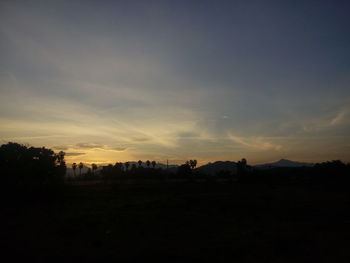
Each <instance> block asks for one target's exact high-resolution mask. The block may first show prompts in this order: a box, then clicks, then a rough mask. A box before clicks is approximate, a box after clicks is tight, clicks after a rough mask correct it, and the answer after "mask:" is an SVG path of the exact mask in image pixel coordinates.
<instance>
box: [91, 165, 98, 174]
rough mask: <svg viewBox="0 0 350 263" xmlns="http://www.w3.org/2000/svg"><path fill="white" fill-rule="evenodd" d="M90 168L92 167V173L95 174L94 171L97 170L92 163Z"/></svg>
mask: <svg viewBox="0 0 350 263" xmlns="http://www.w3.org/2000/svg"><path fill="white" fill-rule="evenodd" d="M91 167H92V173H93V174H95V171H96V170H97V165H96V164H94V163H93V164H92V165H91Z"/></svg>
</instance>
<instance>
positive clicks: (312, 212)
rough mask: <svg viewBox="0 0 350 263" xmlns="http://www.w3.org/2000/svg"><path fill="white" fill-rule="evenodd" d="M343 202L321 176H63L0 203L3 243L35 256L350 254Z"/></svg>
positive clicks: (305, 258) (123, 258)
mask: <svg viewBox="0 0 350 263" xmlns="http://www.w3.org/2000/svg"><path fill="white" fill-rule="evenodd" d="M349 208H350V198H349V192H348V191H346V189H345V190H339V189H330V188H328V187H326V186H321V187H313V188H311V187H306V186H303V185H294V186H291V185H274V186H271V185H267V184H261V183H260V184H245V183H235V182H221V183H214V182H211V183H208V182H187V181H183V182H157V181H150V182H147V181H143V182H128V183H126V182H115V183H110V184H106V183H101V182H100V183H98V184H95V183H94V182H90V183H88V184H70V185H66V186H65V188H64V190H63V191H62V192H60V193H59V194H57V195H56V196H55V197H54V198H53V197H52V196H51V197H50V198H48V199H46V198H42V199H41V200H34V201H33V200H31V201H27V200H22V202H14V205H4V206H3V207H2V210H3V216H2V217H3V219H5V220H4V222H3V223H2V231H1V232H2V236H3V237H2V239H1V246H2V248H3V249H4V251H6V252H7V253H8V254H9V255H11V257H12V259H13V260H17V259H22V260H23V259H25V260H29V259H34V260H35V261H36V262H38V261H40V262H51V261H55V260H57V261H65V262H67V261H69V262H71V261H78V260H79V261H81V262H97V261H107V260H108V261H112V262H143V261H146V260H150V261H151V262H164V261H165V262H195V261H199V260H200V261H207V262H209V261H210V262H228V261H236V262H350V249H349V248H350V211H349Z"/></svg>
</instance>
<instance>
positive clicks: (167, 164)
mask: <svg viewBox="0 0 350 263" xmlns="http://www.w3.org/2000/svg"><path fill="white" fill-rule="evenodd" d="M168 167H169V163H168V159H166V169H167V170H168Z"/></svg>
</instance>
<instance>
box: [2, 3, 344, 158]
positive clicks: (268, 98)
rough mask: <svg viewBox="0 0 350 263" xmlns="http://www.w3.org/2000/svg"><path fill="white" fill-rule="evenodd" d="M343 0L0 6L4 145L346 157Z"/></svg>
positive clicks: (70, 150) (80, 151)
mask: <svg viewBox="0 0 350 263" xmlns="http://www.w3.org/2000/svg"><path fill="white" fill-rule="evenodd" d="M349 13H350V3H349V1H331V0H329V1H199V0H198V1H188V0H187V1H181V0H177V1H50V0H49V1H10V0H7V1H6V0H5V1H1V2H0V92H1V93H0V94H1V96H0V143H1V144H3V143H7V142H9V141H12V142H18V143H23V144H28V145H33V146H35V147H41V146H45V147H47V148H51V149H53V150H55V151H60V150H63V151H64V152H66V160H67V162H68V163H72V162H80V161H82V162H84V163H87V164H89V163H90V164H91V163H97V164H104V163H115V162H117V161H118V162H125V161H137V160H139V159H141V160H144V161H145V160H147V159H149V160H156V161H157V162H163V163H164V162H166V160H169V162H170V163H174V164H181V163H183V162H184V161H185V160H188V159H197V160H198V163H199V164H205V163H208V162H214V161H217V160H223V161H226V160H229V161H237V160H240V159H241V158H246V159H247V160H248V163H250V164H258V163H264V162H271V161H276V160H279V159H281V158H285V159H291V160H295V161H305V162H321V161H326V160H334V159H340V160H342V161H344V162H350V16H349Z"/></svg>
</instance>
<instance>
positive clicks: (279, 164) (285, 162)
mask: <svg viewBox="0 0 350 263" xmlns="http://www.w3.org/2000/svg"><path fill="white" fill-rule="evenodd" d="M312 166H314V164H313V163H303V162H295V161H290V160H286V159H281V160H279V161H277V162H273V163H265V164H258V165H254V167H255V168H261V169H268V168H274V167H312Z"/></svg>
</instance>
